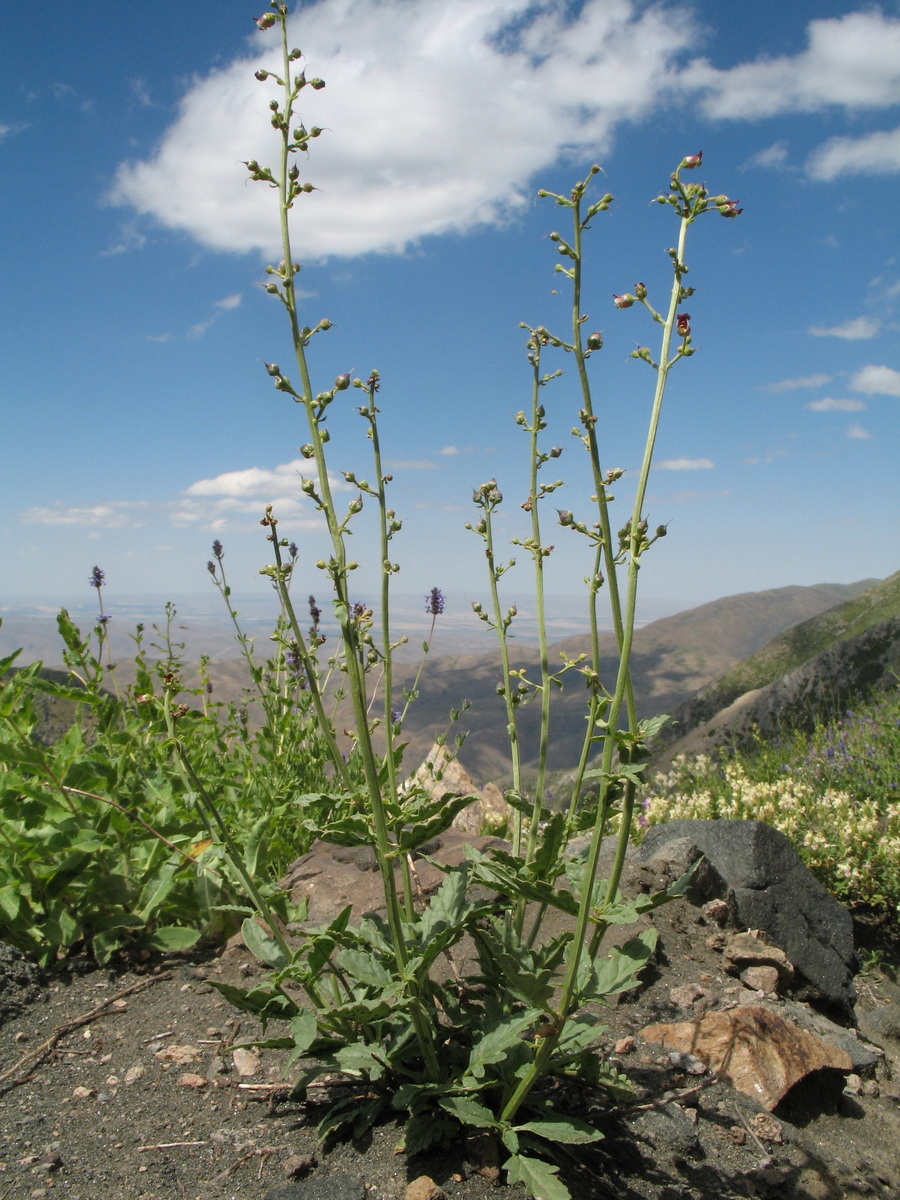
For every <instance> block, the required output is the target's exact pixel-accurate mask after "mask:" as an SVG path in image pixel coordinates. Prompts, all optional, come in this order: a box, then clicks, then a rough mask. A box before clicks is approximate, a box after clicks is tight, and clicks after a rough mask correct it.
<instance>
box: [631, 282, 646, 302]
mask: <svg viewBox="0 0 900 1200" xmlns="http://www.w3.org/2000/svg"><path fill="white" fill-rule="evenodd" d="M634 294H635V296H636V297H637V298H638V300H646V298H647V289H646V287H645V286H644V285H643V284H642V283H636V284H635V285H634Z"/></svg>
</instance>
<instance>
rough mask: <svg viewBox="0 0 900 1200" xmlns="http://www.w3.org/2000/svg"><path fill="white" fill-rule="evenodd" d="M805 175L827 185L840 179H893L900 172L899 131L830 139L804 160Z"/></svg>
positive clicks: (880, 131)
mask: <svg viewBox="0 0 900 1200" xmlns="http://www.w3.org/2000/svg"><path fill="white" fill-rule="evenodd" d="M806 171H807V174H808V175H809V176H810V177H811V178H812V179H822V180H825V181H826V182H827V181H828V180H831V179H837V177H838V176H839V175H893V174H895V173H896V172H897V171H900V129H892V130H889V131H887V130H885V131H882V130H879V131H878V132H876V133H869V134H867V135H866V136H865V137H861V138H851V137H835V138H829V140H828V141H827V142H823V144H822V145H821V146H819V147H818V148H817V149H816V150H814V151H813V152H812V154H811V155H810V156H809V158H808V159H807V160H806Z"/></svg>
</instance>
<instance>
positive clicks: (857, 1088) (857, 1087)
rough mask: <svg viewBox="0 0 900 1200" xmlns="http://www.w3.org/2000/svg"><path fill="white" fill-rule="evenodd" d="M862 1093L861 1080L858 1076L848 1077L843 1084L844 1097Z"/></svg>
mask: <svg viewBox="0 0 900 1200" xmlns="http://www.w3.org/2000/svg"><path fill="white" fill-rule="evenodd" d="M861 1091H862V1080H861V1079H860V1077H859V1076H858V1075H848V1076H847V1080H846V1082H845V1083H844V1095H846V1096H858V1095H859V1093H860V1092H861Z"/></svg>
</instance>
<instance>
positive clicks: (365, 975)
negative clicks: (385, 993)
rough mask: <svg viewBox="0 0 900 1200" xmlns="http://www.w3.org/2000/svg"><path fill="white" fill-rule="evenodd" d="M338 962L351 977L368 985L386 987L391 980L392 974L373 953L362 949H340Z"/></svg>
mask: <svg viewBox="0 0 900 1200" xmlns="http://www.w3.org/2000/svg"><path fill="white" fill-rule="evenodd" d="M338 962H339V963H340V965H341V967H342V968H343V969H344V970H345V971H346V972H347V974H348V975H350V976H351V978H352V979H354V980H358V981H359V982H360V983H364V984H366V985H367V986H368V987H373V988H378V989H381V988H386V987H389V986H390V984H391V982H392V976H391V975H390V973H389V972H388V971H387V970H386V969H385V967H384V966H383V965H382V964H381V963H380V962H379V961H378V959H377V958H376V957H375V955H374V954H367V953H366V952H365V951H364V950H342V951H341V953H340V954H339V956H338Z"/></svg>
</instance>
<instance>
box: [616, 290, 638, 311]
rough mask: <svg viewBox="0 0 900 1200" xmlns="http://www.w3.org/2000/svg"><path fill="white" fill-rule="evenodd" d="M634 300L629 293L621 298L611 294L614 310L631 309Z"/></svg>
mask: <svg viewBox="0 0 900 1200" xmlns="http://www.w3.org/2000/svg"><path fill="white" fill-rule="evenodd" d="M634 299H635V298H634V296H632V294H631V292H625V294H624V295H622V296H617V295H616V294H615V292H613V304H615V306H616V308H631V306H632V304H634Z"/></svg>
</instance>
